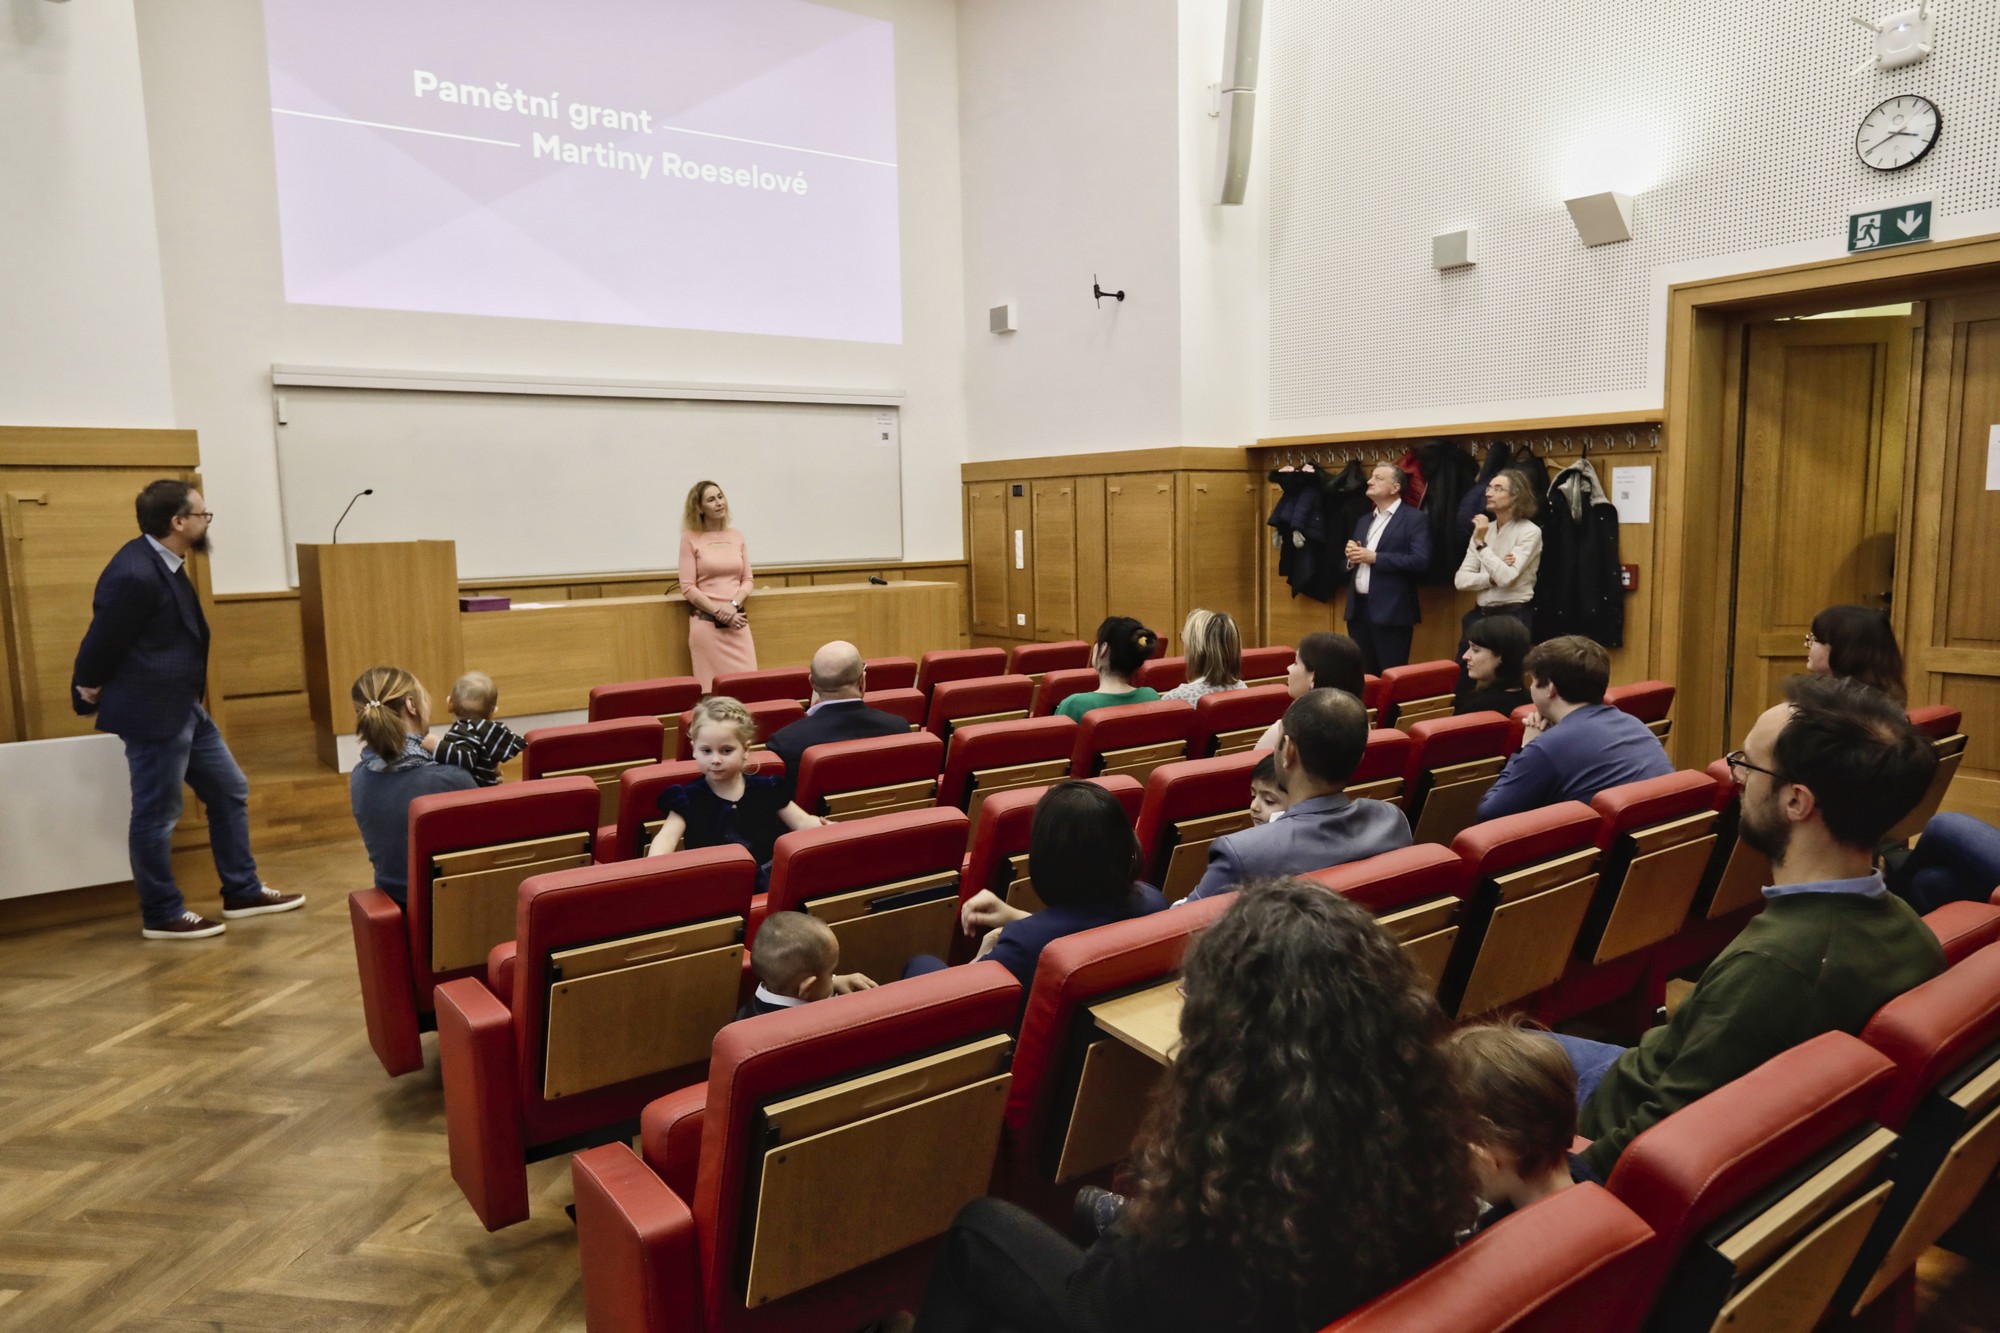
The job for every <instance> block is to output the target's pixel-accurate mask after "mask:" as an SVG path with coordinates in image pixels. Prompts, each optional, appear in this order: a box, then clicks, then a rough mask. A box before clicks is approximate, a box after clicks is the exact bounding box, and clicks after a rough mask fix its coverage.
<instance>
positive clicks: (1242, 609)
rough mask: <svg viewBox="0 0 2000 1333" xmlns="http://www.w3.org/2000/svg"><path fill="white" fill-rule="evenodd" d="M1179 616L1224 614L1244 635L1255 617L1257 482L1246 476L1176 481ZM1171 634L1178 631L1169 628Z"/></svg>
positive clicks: (1259, 523)
mask: <svg viewBox="0 0 2000 1333" xmlns="http://www.w3.org/2000/svg"><path fill="white" fill-rule="evenodd" d="M1178 484H1179V487H1180V494H1179V496H1178V504H1179V510H1180V529H1179V534H1178V537H1177V540H1176V545H1177V547H1178V553H1179V556H1180V563H1181V572H1180V586H1181V597H1182V600H1183V602H1184V603H1185V605H1184V607H1183V611H1184V612H1185V611H1192V610H1194V609H1195V608H1196V607H1206V608H1207V609H1209V610H1211V611H1226V612H1228V613H1229V614H1230V615H1231V616H1232V617H1234V618H1235V620H1236V623H1237V626H1238V627H1239V629H1240V630H1241V631H1242V632H1244V633H1254V632H1255V629H1256V614H1257V556H1258V548H1257V546H1256V544H1255V543H1256V539H1257V534H1258V532H1259V530H1260V529H1262V527H1263V516H1262V515H1261V514H1259V513H1258V512H1257V498H1258V483H1257V482H1256V480H1255V479H1254V478H1253V477H1252V476H1251V475H1250V474H1249V473H1248V472H1247V471H1238V472H1183V473H1181V474H1180V477H1179V479H1178ZM1174 631H1175V633H1177V634H1178V633H1179V632H1180V626H1179V625H1178V624H1176V625H1175V626H1174Z"/></svg>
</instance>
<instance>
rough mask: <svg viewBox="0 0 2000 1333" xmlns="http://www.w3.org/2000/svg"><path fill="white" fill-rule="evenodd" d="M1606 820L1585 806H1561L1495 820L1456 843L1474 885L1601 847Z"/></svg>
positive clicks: (1476, 827)
mask: <svg viewBox="0 0 2000 1333" xmlns="http://www.w3.org/2000/svg"><path fill="white" fill-rule="evenodd" d="M1602 828H1603V817H1602V816H1600V815H1599V814H1598V813H1597V812H1596V811H1595V810H1593V809H1591V808H1590V807H1589V806H1587V805H1585V804H1584V803H1583V802H1582V801H1558V802H1557V803H1556V804H1554V805H1545V806H1543V807H1542V808H1541V809H1539V810H1523V811H1522V812H1521V813H1520V814H1517V815H1502V816H1501V817H1500V818H1498V819H1489V820H1487V821H1486V822H1485V823H1483V824H1474V825H1473V826H1472V827H1471V828H1469V829H1467V830H1465V831H1464V832H1463V833H1461V834H1459V835H1458V836H1457V837H1456V838H1454V839H1452V843H1451V850H1452V851H1453V852H1454V853H1456V854H1457V856H1458V859H1459V860H1461V861H1463V862H1464V863H1465V869H1466V873H1467V874H1468V875H1469V876H1470V877H1471V884H1469V885H1468V887H1471V886H1472V885H1476V884H1477V883H1478V882H1480V881H1484V880H1490V879H1492V878H1493V877H1494V876H1496V875H1504V874H1506V873H1507V872H1508V871H1510V870H1518V869H1520V868H1521V867H1522V866H1525V865H1532V864H1533V863H1535V862H1537V861H1546V860H1548V859H1549V858H1550V857H1553V856H1561V855H1563V854H1565V853H1568V852H1577V851H1582V850H1583V849H1584V848H1586V847H1595V846H1596V845H1597V835H1598V833H1599V831H1600V830H1601V829H1602Z"/></svg>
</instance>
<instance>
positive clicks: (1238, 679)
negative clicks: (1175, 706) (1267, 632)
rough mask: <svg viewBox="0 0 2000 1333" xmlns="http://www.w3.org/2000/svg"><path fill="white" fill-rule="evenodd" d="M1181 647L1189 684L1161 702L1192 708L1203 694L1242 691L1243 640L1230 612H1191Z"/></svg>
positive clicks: (1166, 694)
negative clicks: (1187, 705) (1174, 700)
mask: <svg viewBox="0 0 2000 1333" xmlns="http://www.w3.org/2000/svg"><path fill="white" fill-rule="evenodd" d="M1181 643H1182V644H1184V645H1185V646H1186V648H1187V684H1185V685H1176V686H1174V688H1172V689H1171V690H1168V691H1167V692H1166V693H1165V694H1163V695H1161V696H1160V697H1161V698H1162V699H1179V700H1182V701H1183V702H1185V703H1190V704H1191V703H1193V702H1194V701H1195V700H1196V699H1199V698H1201V696H1202V695H1204V694H1214V693H1215V692H1217V691H1218V690H1240V689H1242V688H1243V677H1242V671H1243V636H1242V635H1241V634H1240V633H1238V632H1237V629H1236V621H1235V620H1234V619H1233V618H1232V617H1231V616H1230V614H1229V613H1228V612H1227V611H1203V610H1200V609H1196V610H1193V611H1190V612H1188V618H1187V621H1186V623H1184V624H1183V625H1182V626H1181Z"/></svg>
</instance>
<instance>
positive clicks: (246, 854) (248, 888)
mask: <svg viewBox="0 0 2000 1333" xmlns="http://www.w3.org/2000/svg"><path fill="white" fill-rule="evenodd" d="M125 766H126V768H127V769H129V770H130V771H131V774H132V827H131V832H130V835H129V837H128V845H129V847H130V851H131V856H132V882H133V883H134V884H135V885H137V886H138V889H139V909H140V911H141V912H142V913H143V914H144V916H145V919H146V924H147V925H148V926H149V927H152V928H154V929H159V928H160V927H163V926H168V925H171V924H173V922H175V921H176V920H178V919H179V918H180V915H181V913H182V912H184V911H186V910H187V903H186V902H185V901H184V900H183V899H182V898H181V891H180V889H179V887H178V886H176V885H175V883H174V864H173V836H174V825H175V824H178V823H179V822H180V818H181V784H182V783H183V782H185V783H186V784H187V785H188V786H190V787H193V788H194V794H195V796H196V797H198V798H199V799H200V801H201V804H202V808H203V809H205V810H206V811H207V812H208V844H209V851H210V852H211V853H212V854H213V855H214V857H215V870H216V873H217V874H219V875H221V876H222V899H223V903H224V904H225V905H229V904H230V902H231V900H232V899H233V900H235V901H236V902H244V901H246V900H248V899H250V898H254V897H256V896H257V892H258V889H259V888H260V887H261V882H260V881H259V880H258V878H257V863H256V861H255V860H253V859H252V858H251V856H250V815H249V812H250V783H249V780H248V779H246V778H245V777H244V776H243V770H242V769H240V768H238V767H237V766H236V759H235V756H233V755H231V754H230V753H229V746H228V745H226V744H224V743H223V739H222V733H221V732H220V731H218V730H217V729H216V726H215V721H214V719H213V718H211V717H209V715H208V710H207V709H205V708H203V707H202V706H201V705H200V704H196V705H195V706H194V709H193V711H192V712H190V713H189V714H188V720H187V722H186V723H185V724H184V725H183V726H182V727H181V729H180V731H179V733H177V734H176V735H174V736H171V737H169V738H167V739H166V740H163V741H142V740H135V739H133V738H132V737H129V736H128V737H126V738H125Z"/></svg>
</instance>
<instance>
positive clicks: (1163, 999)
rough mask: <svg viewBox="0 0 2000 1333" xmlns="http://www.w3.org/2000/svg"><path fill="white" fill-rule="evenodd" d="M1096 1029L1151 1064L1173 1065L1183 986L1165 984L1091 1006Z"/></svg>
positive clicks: (1179, 984)
mask: <svg viewBox="0 0 2000 1333" xmlns="http://www.w3.org/2000/svg"><path fill="white" fill-rule="evenodd" d="M1090 1016H1091V1017H1092V1018H1093V1019H1095V1020H1097V1026H1099V1027H1101V1028H1103V1029H1104V1030H1105V1031H1106V1032H1109V1033H1110V1034H1111V1035H1112V1036H1114V1037H1116V1038H1118V1040H1120V1041H1122V1042H1124V1043H1125V1044H1126V1045H1127V1046H1130V1047H1131V1048H1132V1049H1133V1050H1135V1051H1137V1052H1139V1053H1140V1054H1141V1055H1143V1056H1145V1057H1147V1058H1148V1059H1150V1060H1157V1061H1158V1062H1159V1063H1161V1064H1163V1065H1169V1064H1172V1063H1173V1062H1174V1048H1175V1047H1176V1046H1178V1045H1179V1044H1180V1040H1181V983H1180V980H1179V978H1175V979H1174V980H1172V981H1163V982H1161V983H1160V984H1159V985H1157V986H1148V987H1147V988H1146V989H1145V990H1140V991H1133V992H1132V993H1131V994H1130V995H1121V996H1119V997H1118V998H1117V999H1115V1000H1106V1001H1104V1002H1103V1003H1102V1004H1093V1005H1091V1006H1090Z"/></svg>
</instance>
